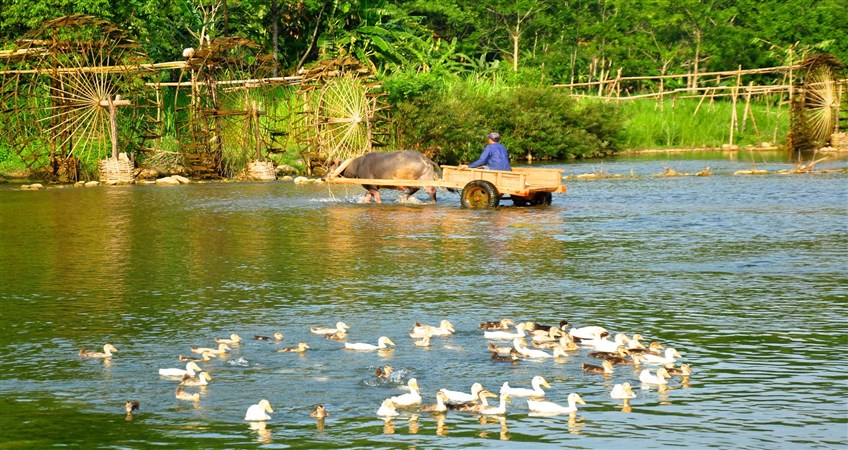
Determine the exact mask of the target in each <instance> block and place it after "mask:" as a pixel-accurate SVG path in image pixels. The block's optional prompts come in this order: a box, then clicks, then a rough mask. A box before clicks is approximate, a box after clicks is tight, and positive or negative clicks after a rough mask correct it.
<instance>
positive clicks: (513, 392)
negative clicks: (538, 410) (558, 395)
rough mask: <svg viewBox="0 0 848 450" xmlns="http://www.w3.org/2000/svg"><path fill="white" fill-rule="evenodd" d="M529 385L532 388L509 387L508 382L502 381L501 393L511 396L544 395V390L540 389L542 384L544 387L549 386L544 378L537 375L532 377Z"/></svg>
mask: <svg viewBox="0 0 848 450" xmlns="http://www.w3.org/2000/svg"><path fill="white" fill-rule="evenodd" d="M530 385H531V386H533V389H527V388H513V387H509V383H508V382H504V384H503V386H501V394H503V393H507V394H509V395H510V396H512V397H544V396H545V391H543V390H542V386H544V387H546V388H550V387H551V385H550V384H548V382H547V381H546V380H545V378H544V377H542V376H539V375H536V376H535V377H533V380H532V381H531V382H530Z"/></svg>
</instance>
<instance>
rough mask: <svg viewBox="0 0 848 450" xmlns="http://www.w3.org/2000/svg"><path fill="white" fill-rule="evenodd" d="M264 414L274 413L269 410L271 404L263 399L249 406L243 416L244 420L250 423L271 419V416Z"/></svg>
mask: <svg viewBox="0 0 848 450" xmlns="http://www.w3.org/2000/svg"><path fill="white" fill-rule="evenodd" d="M265 412H269V413H272V412H274V410H273V409H271V403H270V402H269V401H268V400H265V399H262V400H259V403H257V404H255V405H250V408H247V412H246V413H245V414H244V420H247V421H250V422H263V421H266V420H269V419H271V416H269V415H268V414H265Z"/></svg>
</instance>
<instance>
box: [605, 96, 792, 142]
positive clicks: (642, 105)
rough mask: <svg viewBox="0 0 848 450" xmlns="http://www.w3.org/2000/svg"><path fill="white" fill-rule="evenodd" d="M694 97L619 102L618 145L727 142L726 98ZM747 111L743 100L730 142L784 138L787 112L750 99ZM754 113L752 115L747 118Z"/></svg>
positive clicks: (728, 113)
mask: <svg viewBox="0 0 848 450" xmlns="http://www.w3.org/2000/svg"><path fill="white" fill-rule="evenodd" d="M698 103H699V101H698V99H682V100H677V101H676V102H675V101H672V100H670V99H669V100H666V101H665V102H664V103H663V104H660V103H658V102H656V101H655V100H652V99H644V100H634V101H628V102H623V103H622V104H621V108H622V112H623V114H622V117H626V118H627V119H626V120H625V122H624V123H622V127H623V133H622V135H621V137H622V139H621V142H620V145H619V147H620V149H636V150H641V149H669V148H702V147H719V146H721V145H722V144H729V143H730V130H731V128H730V125H731V119H732V117H733V105H732V102H731V101H730V100H721V101H716V102H715V103H712V104H709V103H708V102H706V101H705V102H704V103H703V104H701V106H700V108H699V107H698ZM749 107H750V110H749V111H748V114H747V115H745V117H744V120H743V115H744V113H745V104H744V103H743V102H737V104H736V116H737V123H736V126H735V128H734V130H733V144H736V145H739V146H746V145H758V144H760V143H762V142H769V143H771V144H777V143H782V142H785V140H786V135H787V133H788V129H789V118H788V111H787V109H786V107H785V106H784V107H783V108H782V109H781V108H778V107H776V106H775V105H773V104H769V103H766V102H765V101H762V100H761V101H758V102H754V101H752V102H751V104H750V106H749ZM752 116H753V119H752V118H751V117H752Z"/></svg>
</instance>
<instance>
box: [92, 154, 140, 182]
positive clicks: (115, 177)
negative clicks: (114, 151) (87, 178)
mask: <svg viewBox="0 0 848 450" xmlns="http://www.w3.org/2000/svg"><path fill="white" fill-rule="evenodd" d="M100 181H101V182H103V183H108V182H113V181H114V182H118V183H134V182H135V178H133V163H132V162H131V161H130V160H128V159H125V158H118V159H112V158H107V159H104V160H101V161H100Z"/></svg>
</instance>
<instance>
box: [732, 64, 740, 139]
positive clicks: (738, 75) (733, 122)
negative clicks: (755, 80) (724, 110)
mask: <svg viewBox="0 0 848 450" xmlns="http://www.w3.org/2000/svg"><path fill="white" fill-rule="evenodd" d="M741 72H742V66H741V65H740V66H739V73H737V75H736V89H734V91H733V97H732V101H731V108H732V111H731V113H730V142H729V144H730V146H731V147H732V146H733V131H734V129H735V128H736V124H737V121H738V119H737V117H736V100H737V97H738V95H737V94H738V92H739V84H740V83H741V82H742V73H741Z"/></svg>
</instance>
